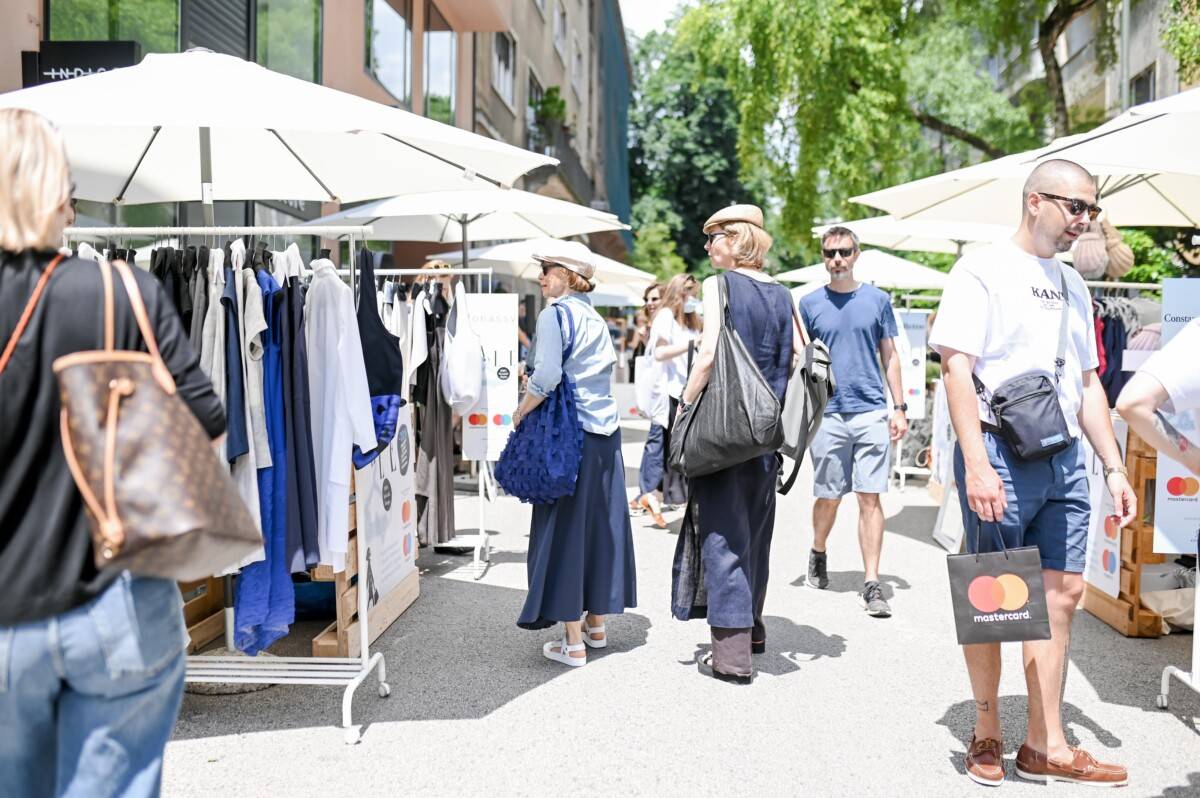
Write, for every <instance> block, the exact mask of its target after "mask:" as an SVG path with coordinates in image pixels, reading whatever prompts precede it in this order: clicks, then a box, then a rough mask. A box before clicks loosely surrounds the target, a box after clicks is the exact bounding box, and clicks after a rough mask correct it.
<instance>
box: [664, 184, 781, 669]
mask: <svg viewBox="0 0 1200 798" xmlns="http://www.w3.org/2000/svg"><path fill="white" fill-rule="evenodd" d="M762 224H763V217H762V211H761V210H760V209H758V208H756V207H755V206H753V205H733V206H730V207H728V208H724V209H722V210H720V211H718V212H717V213H715V214H713V216H712V217H710V218H709V220H708V221H707V222H706V223H705V224H704V232H705V233H706V234H707V235H708V242H707V244H706V245H705V250H706V251H707V252H708V255H709V258H710V260H711V261H712V264H713V266H715V267H716V268H717V269H720V270H722V271H723V272H724V274H722V275H719V276H716V277H710V278H709V279H707V280H705V281H704V334H703V337H702V338H701V343H700V352H699V354H698V355H697V356H696V361H695V365H694V367H693V369H692V373H691V376H690V377H689V379H688V383H687V385H686V387H685V388H684V391H683V402H682V404H681V409H682V408H684V407H687V406H690V405H691V404H692V403H694V402H695V401H696V400H697V398H698V397H699V396H700V394H701V392H702V391H703V390H704V388H705V386H707V385H708V380H709V375H710V373H711V371H712V364H713V357H714V353H715V352H716V346H717V338H718V336H719V334H720V330H721V325H722V324H723V319H724V313H723V311H722V308H721V302H720V298H719V288H720V287H719V285H718V284H717V281H718V280H724V283H725V292H726V297H727V300H728V305H729V318H730V320H731V321H732V323H733V328H734V329H735V330H736V331H737V333H738V335H739V336H740V337H741V339H742V343H744V344H745V346H746V349H747V350H748V351H749V353H750V355H751V357H752V358H754V361H755V362H756V363H757V364H758V368H759V370H760V371H761V372H762V374H763V377H765V378H766V380H767V383H768V384H769V385H770V386H771V388H772V390H774V392H775V394H776V396H778V397H779V400H780V402H781V403H782V402H783V398H784V391H785V390H786V389H787V381H788V375H789V374H790V371H791V366H792V362H793V357H794V356H795V355H796V354H798V353H799V352H801V351H803V344H802V342H801V338H800V331H799V328H798V326H797V325H796V323H795V321H794V315H793V310H792V298H791V294H790V293H789V292H788V290H787V289H786V288H784V287H783V286H781V285H780V284H778V283H776V282H775V281H774V280H773V279H772V278H771V277H770V275H767V274H765V273H764V272H763V270H762V268H763V261H764V258H765V257H766V254H767V251H768V250H769V249H770V247H771V237H770V236H769V235H768V234H767V232H766V231H765V230H763V226H762ZM714 388H715V386H714ZM778 471H779V458H778V455H776V454H773V453H772V454H766V455H762V456H760V457H754V458H752V459H750V460H746V461H745V462H742V463H738V464H736V465H733V466H730V467H728V468H725V469H723V470H721V471H718V472H716V473H713V474H708V475H706V476H703V477H697V478H696V479H694V480H692V482H691V486H690V490H689V494H690V496H691V497H692V498H691V501H690V502H689V504H688V510H687V514H686V515H685V516H684V527H683V530H682V531H681V533H680V536H679V544H678V546H677V548H676V552H675V567H674V580H673V585H672V601H671V603H672V612H673V613H674V615H675V617H676V618H679V619H680V620H688V619H691V618H707V619H708V623H709V626H710V629H711V635H712V652H711V654H707V655H705V656H704V658H703V659H702V661H701V667H702V670H704V671H705V672H708V673H711V675H712V676H714V677H716V678H718V679H721V680H724V681H733V682H738V683H748V682H749V681H750V680H751V679H752V678H753V675H754V668H753V665H752V662H751V653H752V652H753V653H762V652H763V651H765V650H766V628H765V627H764V625H763V620H762V613H763V603H764V602H765V600H766V596H767V575H768V566H769V560H770V554H771V533H772V530H773V529H774V526H775V482H776V476H777V474H778Z"/></svg>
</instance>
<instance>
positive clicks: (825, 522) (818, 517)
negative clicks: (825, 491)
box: [812, 498, 842, 552]
mask: <svg viewBox="0 0 1200 798" xmlns="http://www.w3.org/2000/svg"><path fill="white" fill-rule="evenodd" d="M841 503H842V500H841V498H837V499H815V500H814V501H813V544H812V547H813V551H817V552H824V551H825V545H826V544H827V543H828V542H829V533H830V532H832V531H833V522H834V521H835V520H837V511H838V505H840V504H841Z"/></svg>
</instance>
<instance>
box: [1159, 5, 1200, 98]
mask: <svg viewBox="0 0 1200 798" xmlns="http://www.w3.org/2000/svg"><path fill="white" fill-rule="evenodd" d="M1165 22H1166V25H1165V27H1164V29H1163V44H1165V45H1166V47H1167V50H1168V51H1169V52H1170V53H1171V55H1173V56H1175V58H1176V59H1178V61H1179V77H1180V78H1182V79H1183V80H1184V81H1186V82H1188V83H1193V82H1196V81H1200V0H1171V5H1170V7H1169V8H1168V9H1167V13H1166V20H1165Z"/></svg>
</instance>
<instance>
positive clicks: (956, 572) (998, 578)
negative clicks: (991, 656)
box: [946, 513, 1050, 646]
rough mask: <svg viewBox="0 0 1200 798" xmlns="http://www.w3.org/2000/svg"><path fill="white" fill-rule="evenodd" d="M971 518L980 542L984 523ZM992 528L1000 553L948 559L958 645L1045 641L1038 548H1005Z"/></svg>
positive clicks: (1046, 614)
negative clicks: (998, 542) (998, 543)
mask: <svg viewBox="0 0 1200 798" xmlns="http://www.w3.org/2000/svg"><path fill="white" fill-rule="evenodd" d="M972 516H973V517H974V518H975V521H976V523H975V525H974V526H975V530H976V537H975V540H976V541H977V542H978V540H979V535H980V534H982V531H983V521H982V520H981V519H980V518H979V516H978V515H976V514H974V513H972ZM992 528H993V530H994V531H995V532H996V537H997V538H998V539H999V541H1000V551H993V552H984V553H981V554H950V555H948V556H947V557H946V565H947V568H948V569H949V572H950V601H951V604H952V605H953V607H954V626H955V629H956V630H957V632H958V643H959V645H963V646H965V645H972V644H975V643H1011V642H1017V641H1022V640H1049V639H1050V615H1049V612H1048V611H1047V609H1046V586H1045V584H1044V583H1043V582H1042V556H1041V554H1039V553H1038V549H1037V546H1022V547H1021V548H1017V549H1008V548H1005V547H1004V538H1003V537H1002V536H1001V535H1000V534H999V527H998V525H995V524H993V525H992ZM969 533H970V530H968V534H969ZM976 548H977V549H978V546H976Z"/></svg>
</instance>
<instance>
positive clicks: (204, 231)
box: [63, 226, 392, 744]
mask: <svg viewBox="0 0 1200 798" xmlns="http://www.w3.org/2000/svg"><path fill="white" fill-rule="evenodd" d="M246 235H249V236H291V237H313V236H320V237H324V238H340V237H347V238H348V239H349V241H350V251H351V252H354V242H355V241H356V240H366V239H368V238H370V236H371V228H370V227H369V226H366V227H353V226H352V227H307V228H303V229H299V228H296V227H72V228H68V229H67V230H66V231H64V233H63V238H64V243H67V242H70V241H77V240H80V239H81V238H84V237H96V236H99V237H102V238H117V239H120V238H133V237H137V238H154V239H157V238H159V237H164V236H167V237H179V236H197V237H203V236H213V237H215V238H224V237H236V236H246ZM348 273H349V274H350V281H351V286H352V287H353V286H354V283H355V281H356V276H355V272H354V270H353V269H350V270H349V272H348ZM343 512H345V510H343ZM357 548H358V572H359V573H360V574H365V573H367V560H366V557H367V547H366V546H358V547H357ZM232 595H233V593H232V590H230V589H228V584H227V590H226V601H227V602H230V601H232ZM358 613H359V617H360V618H364V619H365V618H367V617H368V607H367V591H366V590H359V591H358ZM225 615H226V617H225V634H226V643H227V645H226V647H227V648H228V649H229V650H230V651H233V650H235V649H234V646H233V645H232V640H231V636H232V633H233V627H234V624H233V608H232V606H227V607H226V610H225ZM368 625H369V624H367V623H360V624H359V625H358V627H359V635H360V639H359V655H358V656H357V657H261V658H260V657H247V656H226V657H206V656H202V655H200V656H197V655H193V656H189V657H188V658H187V675H186V676H185V677H184V681H186V682H209V683H222V684H229V683H241V684H308V685H319V686H323V687H341V688H344V689H343V693H342V728H343V730H344V739H345V741H346V743H348V744H353V743H356V742H358V740H359V737H360V731H359V730H358V729H357V728H355V726H354V724H353V719H352V717H351V707H352V702H353V700H354V692H355V691H356V690H357V689H358V686H359V685H360V684H362V683H363V681H365V680H366V678H367V676H368V675H370V673H371V671H372V670H375V669H376V668H378V676H379V688H378V691H379V695H380V697H383V698H386V697H387V696H388V695H390V694H391V691H392V690H391V687H390V686H389V685H388V683H387V675H386V673H387V671H386V668H385V665H384V661H383V654H382V653H379V652H376V653H374V654H372V653H371V650H370V645H371V642H370V639H369V636H368V629H367V627H368Z"/></svg>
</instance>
